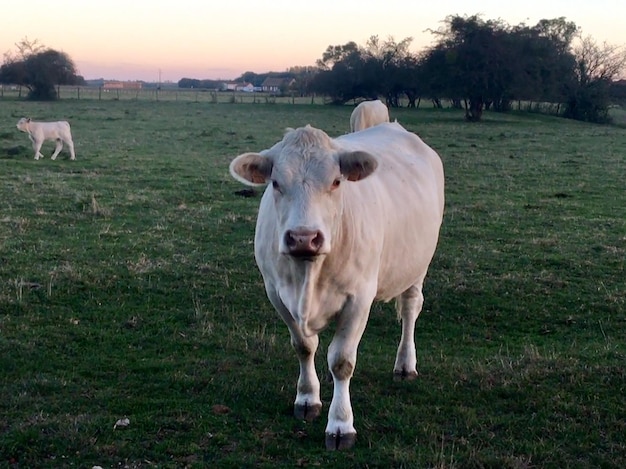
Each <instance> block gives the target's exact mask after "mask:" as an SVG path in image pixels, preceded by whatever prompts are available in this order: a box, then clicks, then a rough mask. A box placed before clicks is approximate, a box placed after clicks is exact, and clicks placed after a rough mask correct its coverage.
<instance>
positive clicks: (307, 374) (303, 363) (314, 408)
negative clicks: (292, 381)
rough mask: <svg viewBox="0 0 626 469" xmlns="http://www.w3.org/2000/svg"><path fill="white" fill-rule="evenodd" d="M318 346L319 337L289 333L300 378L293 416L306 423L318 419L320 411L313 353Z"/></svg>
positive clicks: (320, 405)
mask: <svg viewBox="0 0 626 469" xmlns="http://www.w3.org/2000/svg"><path fill="white" fill-rule="evenodd" d="M318 344H319V337H318V336H317V335H314V336H311V337H304V336H302V334H301V333H300V332H299V331H294V332H292V333H291V345H293V348H294V350H295V351H296V355H297V357H298V362H300V376H299V377H298V389H297V394H296V400H295V402H294V405H293V414H294V416H295V417H296V418H298V419H304V420H308V421H311V420H313V419H315V418H317V417H319V415H320V412H321V411H322V401H321V400H320V380H319V378H318V377H317V372H316V371H315V352H316V351H317V346H318Z"/></svg>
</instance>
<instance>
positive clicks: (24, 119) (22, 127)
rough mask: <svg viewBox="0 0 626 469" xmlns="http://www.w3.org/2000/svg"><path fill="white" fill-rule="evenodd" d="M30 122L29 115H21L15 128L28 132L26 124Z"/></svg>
mask: <svg viewBox="0 0 626 469" xmlns="http://www.w3.org/2000/svg"><path fill="white" fill-rule="evenodd" d="M29 123H30V117H22V118H21V119H20V120H19V121H17V126H16V127H17V128H18V130H21V131H22V132H28V124H29Z"/></svg>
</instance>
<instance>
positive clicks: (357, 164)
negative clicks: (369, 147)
mask: <svg viewBox="0 0 626 469" xmlns="http://www.w3.org/2000/svg"><path fill="white" fill-rule="evenodd" d="M338 159H339V170H340V171H341V174H343V175H344V176H345V177H346V179H347V180H348V181H360V180H361V179H365V178H366V177H367V176H369V175H370V174H372V173H373V172H374V171H375V170H376V168H377V167H378V161H376V158H374V156H372V155H371V154H369V153H367V152H365V151H351V152H346V153H340V154H339V158H338Z"/></svg>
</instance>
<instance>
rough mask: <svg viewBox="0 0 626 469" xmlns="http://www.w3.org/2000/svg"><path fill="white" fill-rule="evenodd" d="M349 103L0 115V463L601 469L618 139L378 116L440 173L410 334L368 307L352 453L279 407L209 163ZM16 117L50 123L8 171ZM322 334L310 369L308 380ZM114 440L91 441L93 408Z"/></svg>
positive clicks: (280, 390)
mask: <svg viewBox="0 0 626 469" xmlns="http://www.w3.org/2000/svg"><path fill="white" fill-rule="evenodd" d="M350 111H351V109H350V108H349V107H329V106H311V105H308V106H307V105H289V104H275V105H265V104H210V103H194V102H187V103H183V102H178V103H177V102H158V103H157V102H142V101H109V102H99V101H88V100H81V101H61V102H58V103H27V102H22V101H11V100H5V101H2V105H1V106H0V165H1V167H2V169H1V171H0V199H1V200H2V203H1V204H0V395H1V396H2V399H0V467H20V468H21V467H91V466H93V465H100V466H102V467H153V466H156V467H172V468H174V467H176V468H178V467H237V468H240V467H294V466H295V467H318V466H319V467H436V468H466V467H476V468H484V467H492V468H528V467H547V468H552V467H553V468H563V467H581V468H586V467H606V468H610V467H615V468H621V467H624V466H626V440H625V439H624V435H626V406H625V404H624V397H623V396H624V395H625V394H626V366H625V363H626V362H625V356H626V345H625V342H624V336H625V335H626V315H625V313H624V312H625V310H626V305H625V297H626V293H625V287H624V285H625V283H624V278H625V277H626V275H625V269H624V260H625V258H626V191H625V190H624V175H625V174H626V133H625V132H624V129H623V128H619V127H605V126H596V125H590V124H584V123H578V122H572V121H566V120H563V119H556V118H550V117H546V116H541V115H534V114H533V115H524V114H510V115H497V114H491V113H487V114H486V115H485V120H484V121H483V122H482V123H478V124H467V123H465V122H463V115H462V113H459V112H456V111H449V110H443V111H441V110H440V111H437V110H431V109H425V108H424V109H420V110H417V111H415V110H413V111H411V110H407V109H399V110H392V112H391V116H392V118H397V119H398V120H399V121H400V122H401V123H402V124H403V125H405V127H407V128H408V129H409V130H411V131H414V132H416V133H418V134H419V135H420V136H421V137H422V138H423V139H424V140H425V141H426V142H427V143H429V144H430V145H431V146H432V147H433V148H435V149H436V150H437V151H438V152H439V153H440V155H441V156H442V159H443V161H444V164H445V169H446V184H447V188H446V195H447V202H446V215H445V220H444V225H443V228H442V233H441V238H440V244H439V247H438V250H437V254H436V256H435V259H434V261H433V264H432V266H431V268H430V272H429V277H428V278H427V283H426V286H425V292H424V293H425V306H424V311H423V313H422V315H421V317H420V319H419V321H418V324H417V330H416V342H417V348H418V368H419V370H420V373H421V377H420V378H419V379H418V380H417V381H415V382H394V381H392V367H393V360H394V357H395V349H396V346H397V342H398V340H399V333H400V331H399V326H398V324H397V323H396V321H395V313H394V312H393V310H392V307H391V305H390V304H377V305H376V306H375V307H374V308H373V311H372V314H371V318H370V321H369V324H368V328H367V330H366V332H365V336H364V338H363V340H362V342H361V346H360V349H359V361H358V363H357V370H356V374H355V377H354V379H353V382H352V387H351V390H352V401H353V407H354V412H355V426H356V428H357V431H358V439H357V445H356V447H355V448H354V449H353V450H351V451H349V452H345V453H329V452H326V451H325V449H324V427H325V423H326V422H325V420H326V417H325V413H326V411H327V405H328V403H329V402H330V397H331V391H332V385H331V383H329V382H328V381H327V380H326V379H322V399H323V401H324V403H325V406H326V407H325V408H324V412H323V417H322V418H321V419H319V420H318V421H316V422H314V423H309V424H307V423H304V422H300V421H297V420H295V419H293V418H292V417H291V403H292V402H293V399H294V397H295V383H296V379H297V368H298V367H297V361H296V358H295V355H294V353H293V352H292V350H291V347H290V345H289V335H288V332H287V329H286V327H285V326H284V325H283V324H282V322H281V321H280V319H279V318H278V316H277V315H276V313H274V311H273V310H272V308H271V306H270V305H269V302H268V301H267V299H266V297H265V293H264V290H263V286H262V280H261V277H260V274H259V273H258V271H257V269H256V267H255V265H254V259H253V246H252V240H253V232H254V221H255V217H256V212H257V205H258V201H259V198H258V197H254V198H246V197H241V196H239V195H237V194H236V192H237V191H239V190H241V189H243V187H242V186H241V185H240V184H238V183H237V182H235V181H233V180H232V179H231V178H230V176H229V175H228V169H227V168H228V163H229V162H230V160H231V159H232V157H234V156H236V155H237V154H239V153H241V152H244V151H249V150H261V149H264V148H268V147H269V146H271V145H272V144H273V143H275V142H276V141H277V140H278V139H280V138H281V136H282V132H283V129H284V128H285V127H289V126H292V127H295V126H301V125H305V124H307V123H310V124H312V125H314V126H317V127H321V128H323V129H325V130H326V131H327V132H328V133H329V134H331V135H333V136H336V135H339V134H342V133H344V132H346V131H348V128H349V125H348V123H349V115H350ZM22 116H31V117H33V118H34V119H41V120H44V119H68V120H69V121H70V122H71V124H72V131H73V135H74V141H75V145H76V155H77V160H76V161H74V162H71V161H68V159H67V158H68V155H67V153H65V152H62V153H61V155H60V156H59V158H57V160H56V161H50V159H49V155H50V154H51V152H52V148H53V146H52V144H50V143H48V144H47V145H45V146H44V151H43V153H44V154H45V155H46V158H45V159H43V160H40V161H34V160H33V154H32V150H31V148H30V144H29V142H28V139H27V136H26V135H25V134H23V133H20V132H18V131H17V129H16V128H15V124H16V122H17V120H18V119H19V118H20V117H22ZM329 338H330V331H328V332H327V333H325V334H323V335H322V346H321V347H320V356H318V371H319V373H320V376H322V377H325V376H326V375H327V371H326V367H325V356H324V353H325V350H326V347H327V345H328V342H329ZM122 418H128V419H129V420H130V425H129V426H127V427H119V426H118V427H116V428H114V427H115V424H116V422H117V421H118V419H122Z"/></svg>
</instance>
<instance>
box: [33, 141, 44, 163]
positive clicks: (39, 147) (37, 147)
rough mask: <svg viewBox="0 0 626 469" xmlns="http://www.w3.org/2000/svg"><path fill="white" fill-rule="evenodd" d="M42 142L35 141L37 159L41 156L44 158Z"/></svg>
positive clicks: (34, 148)
mask: <svg viewBox="0 0 626 469" xmlns="http://www.w3.org/2000/svg"><path fill="white" fill-rule="evenodd" d="M41 145H42V143H41V142H35V141H33V150H35V159H36V160H38V159H39V158H43V155H42V154H41Z"/></svg>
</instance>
